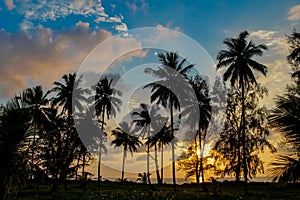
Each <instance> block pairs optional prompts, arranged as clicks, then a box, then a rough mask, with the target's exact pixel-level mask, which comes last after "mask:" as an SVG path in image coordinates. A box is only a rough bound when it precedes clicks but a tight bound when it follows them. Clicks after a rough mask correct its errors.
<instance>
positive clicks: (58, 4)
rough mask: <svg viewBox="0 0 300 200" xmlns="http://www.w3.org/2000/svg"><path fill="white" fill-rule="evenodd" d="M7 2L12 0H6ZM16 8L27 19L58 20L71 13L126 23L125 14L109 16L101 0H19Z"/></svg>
mask: <svg viewBox="0 0 300 200" xmlns="http://www.w3.org/2000/svg"><path fill="white" fill-rule="evenodd" d="M6 2H10V1H9V0H6ZM11 2H12V1H11ZM16 10H17V12H18V13H19V14H21V15H24V17H25V19H26V20H27V21H35V20H37V21H41V22H46V21H48V20H52V21H56V20H57V19H61V18H65V17H67V16H69V15H81V16H83V17H87V18H88V17H89V18H94V22H95V23H101V22H107V23H114V24H119V25H120V26H121V25H122V24H124V22H122V20H123V16H117V15H115V16H109V15H108V14H107V13H106V12H105V8H104V7H103V5H102V1H101V0H70V1H56V0H43V1H33V0H23V1H18V4H17V9H16Z"/></svg>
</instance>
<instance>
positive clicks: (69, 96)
mask: <svg viewBox="0 0 300 200" xmlns="http://www.w3.org/2000/svg"><path fill="white" fill-rule="evenodd" d="M62 79H63V80H64V83H61V82H58V81H55V82H54V83H53V84H54V88H52V90H51V92H56V96H55V97H54V98H52V104H53V106H54V107H55V108H58V107H61V108H62V111H61V115H62V116H66V118H67V123H66V131H67V137H68V138H67V139H66V141H67V144H66V145H65V148H66V149H65V151H66V152H67V148H69V151H71V152H69V153H70V154H69V155H68V159H69V162H65V164H66V165H69V164H71V162H72V159H73V154H74V152H73V150H75V148H76V146H75V145H78V142H75V141H78V138H79V137H78V133H77V131H76V130H74V129H75V128H74V118H73V111H74V110H75V109H78V110H79V111H82V110H83V105H82V103H83V102H85V101H87V97H86V96H85V95H86V94H90V90H88V89H84V88H81V87H79V86H80V83H81V77H79V78H78V79H77V78H76V73H73V74H68V75H66V74H65V75H63V77H62ZM71 143H72V146H70V144H71ZM63 169H68V166H65V167H64V168H63ZM66 174H67V172H65V175H66ZM65 178H66V177H65ZM65 186H66V185H65Z"/></svg>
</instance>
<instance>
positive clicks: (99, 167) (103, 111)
mask: <svg viewBox="0 0 300 200" xmlns="http://www.w3.org/2000/svg"><path fill="white" fill-rule="evenodd" d="M104 117H105V105H103V109H102V124H101V129H102V132H103V133H104ZM101 134H102V133H100V149H99V158H98V190H100V187H101V154H102V150H101V147H102V135H101Z"/></svg>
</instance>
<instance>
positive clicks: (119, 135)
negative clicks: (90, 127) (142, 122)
mask: <svg viewBox="0 0 300 200" xmlns="http://www.w3.org/2000/svg"><path fill="white" fill-rule="evenodd" d="M130 132H131V127H130V126H129V125H128V123H126V122H122V123H121V124H119V127H117V128H116V129H114V130H113V131H112V135H113V136H114V137H115V139H114V140H113V141H112V142H111V143H112V144H113V145H114V146H115V147H121V146H123V162H122V178H121V181H122V182H123V181H124V172H125V171H124V169H125V159H126V156H127V151H128V150H129V152H130V153H131V155H132V154H133V152H137V151H138V147H140V146H141V145H142V142H141V141H140V140H139V138H138V137H137V136H134V135H131V134H130Z"/></svg>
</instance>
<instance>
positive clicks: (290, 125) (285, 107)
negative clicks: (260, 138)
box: [270, 30, 300, 184]
mask: <svg viewBox="0 0 300 200" xmlns="http://www.w3.org/2000/svg"><path fill="white" fill-rule="evenodd" d="M287 37H288V43H289V45H290V54H289V55H288V56H287V59H288V62H289V63H290V64H291V66H292V69H291V71H292V74H291V77H292V83H291V84H289V85H287V88H286V91H285V93H284V94H283V95H280V96H277V97H276V99H275V103H276V105H275V108H274V109H272V110H271V115H270V125H271V126H272V127H273V128H274V129H275V130H276V131H278V132H280V133H282V134H283V136H284V138H285V140H286V145H285V146H287V147H289V148H288V149H287V154H286V155H284V154H282V155H278V156H277V158H276V159H275V160H274V161H273V162H272V163H271V164H272V165H273V168H272V169H271V170H270V174H271V175H272V176H274V179H273V181H278V182H280V183H284V184H286V183H289V182H293V183H295V182H299V181H300V173H299V172H300V132H299V130H300V120H299V112H300V69H299V64H300V33H299V32H297V31H295V30H294V32H293V33H292V34H291V35H289V36H287Z"/></svg>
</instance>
